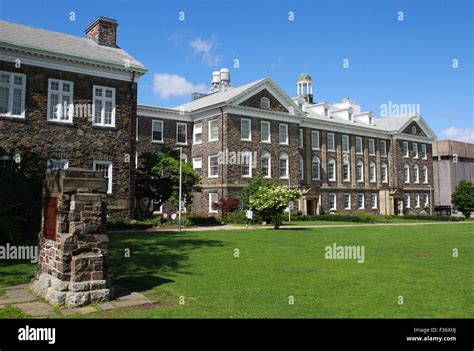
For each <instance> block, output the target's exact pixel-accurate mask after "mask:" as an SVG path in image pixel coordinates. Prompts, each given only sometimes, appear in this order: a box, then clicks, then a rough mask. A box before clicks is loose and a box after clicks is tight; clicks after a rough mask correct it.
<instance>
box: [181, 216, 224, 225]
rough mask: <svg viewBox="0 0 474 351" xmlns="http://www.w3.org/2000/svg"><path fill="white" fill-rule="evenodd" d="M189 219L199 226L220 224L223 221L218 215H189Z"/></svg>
mask: <svg viewBox="0 0 474 351" xmlns="http://www.w3.org/2000/svg"><path fill="white" fill-rule="evenodd" d="M188 219H189V221H190V222H191V223H192V224H193V225H197V226H211V225H219V224H221V222H220V221H219V220H218V219H217V218H216V217H201V216H189V217H188Z"/></svg>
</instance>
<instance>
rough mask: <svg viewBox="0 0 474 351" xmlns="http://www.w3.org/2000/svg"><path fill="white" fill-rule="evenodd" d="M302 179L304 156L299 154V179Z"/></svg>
mask: <svg viewBox="0 0 474 351" xmlns="http://www.w3.org/2000/svg"><path fill="white" fill-rule="evenodd" d="M303 179H304V158H303V156H301V155H300V180H303Z"/></svg>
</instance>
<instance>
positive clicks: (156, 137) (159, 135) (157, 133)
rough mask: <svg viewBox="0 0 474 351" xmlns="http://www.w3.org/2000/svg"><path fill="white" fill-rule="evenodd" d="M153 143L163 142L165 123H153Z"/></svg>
mask: <svg viewBox="0 0 474 351" xmlns="http://www.w3.org/2000/svg"><path fill="white" fill-rule="evenodd" d="M151 141H152V142H158V143H162V142H163V121H153V122H152V125H151Z"/></svg>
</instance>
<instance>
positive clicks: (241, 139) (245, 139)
mask: <svg viewBox="0 0 474 351" xmlns="http://www.w3.org/2000/svg"><path fill="white" fill-rule="evenodd" d="M240 141H247V142H249V141H252V139H240Z"/></svg>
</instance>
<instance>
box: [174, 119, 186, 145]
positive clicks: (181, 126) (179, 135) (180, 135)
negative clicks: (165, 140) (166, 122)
mask: <svg viewBox="0 0 474 351" xmlns="http://www.w3.org/2000/svg"><path fill="white" fill-rule="evenodd" d="M176 143H177V144H187V143H188V125H187V124H186V123H177V124H176Z"/></svg>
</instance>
